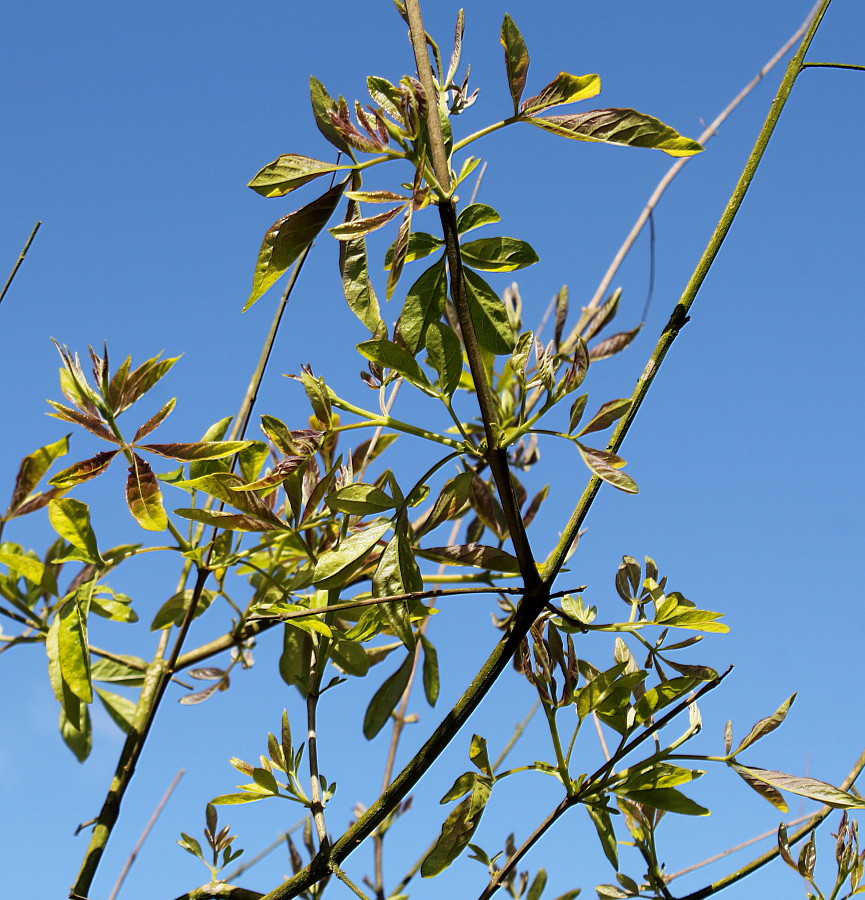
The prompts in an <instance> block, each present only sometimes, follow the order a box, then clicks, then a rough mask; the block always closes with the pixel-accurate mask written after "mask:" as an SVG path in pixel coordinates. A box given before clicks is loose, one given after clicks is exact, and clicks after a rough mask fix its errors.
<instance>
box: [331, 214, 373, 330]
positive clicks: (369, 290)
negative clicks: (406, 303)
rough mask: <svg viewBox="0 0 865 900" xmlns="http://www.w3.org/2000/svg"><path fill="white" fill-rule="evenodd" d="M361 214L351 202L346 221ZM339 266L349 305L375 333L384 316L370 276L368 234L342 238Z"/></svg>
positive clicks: (343, 288) (344, 292)
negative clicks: (344, 239)
mask: <svg viewBox="0 0 865 900" xmlns="http://www.w3.org/2000/svg"><path fill="white" fill-rule="evenodd" d="M358 217H359V214H358V212H357V204H356V203H354V202H351V203H349V205H348V210H347V211H346V216H345V218H346V221H350V220H353V219H356V218H358ZM339 270H340V273H341V274H342V290H343V294H344V295H345V300H346V303H348V306H349V309H350V310H351V311H352V312H353V313H354V314H355V315H356V316H357V317H358V319H360V321H361V322H362V323H363V324H364V326H365V327H366V328H368V329H369V330H370V331H371V332H372V333H373V334H375V333H376V332H377V331H378V329H379V327H380V326H381V323H382V319H381V312H380V310H379V305H378V297H376V294H375V290H374V289H373V286H372V281H371V280H370V277H369V262H368V258H367V252H366V239H365V238H363V237H359V238H355V239H353V240H350V241H340V242H339Z"/></svg>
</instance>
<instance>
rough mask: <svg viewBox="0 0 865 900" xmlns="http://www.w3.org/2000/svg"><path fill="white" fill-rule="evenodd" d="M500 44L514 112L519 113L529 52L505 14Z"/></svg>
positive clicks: (517, 29) (518, 31)
mask: <svg viewBox="0 0 865 900" xmlns="http://www.w3.org/2000/svg"><path fill="white" fill-rule="evenodd" d="M500 40H501V44H502V46H503V47H504V48H505V68H506V69H507V73H508V88H509V90H510V92H511V98H512V99H513V101H514V112H515V113H516V112H519V106H520V98H521V97H522V95H523V90H525V87H526V76H527V75H528V72H529V52H528V50H527V49H526V42H525V41H524V40H523V36H522V35H521V34H520V30H519V28H517V26H516V25H515V24H514V20H513V19H512V18H511V17H510V16H509V15H508V14H507V13H505V18H504V21H503V22H502V33H501V38H500Z"/></svg>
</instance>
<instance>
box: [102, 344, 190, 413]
mask: <svg viewBox="0 0 865 900" xmlns="http://www.w3.org/2000/svg"><path fill="white" fill-rule="evenodd" d="M179 359H180V357H179V356H173V357H170V358H169V359H160V358H159V356H158V355H157V356H154V357H152V358H151V359H148V360H146V361H145V362H143V363H142V364H141V365H140V366H139V367H138V368H137V369H135V370H133V371H132V372H130V371H129V367H128V362H129V361H128V360H126V361H125V362H124V364H123V365H122V366H121V367H120V368H119V369H118V370H117V372H115V374H114V377H113V378H112V379H111V383H110V384H109V386H108V391H107V397H106V400H107V401H108V404H109V406H110V407H111V408H112V410H113V411H114V414H115V415H120V413H122V412H123V411H124V410H125V409H129V407H130V406H132V404H133V403H135V402H136V401H137V400H139V399H140V398H141V397H143V396H144V394H146V393H147V392H148V391H149V390H150V389H151V388H152V387H153V386H154V385H155V384H156V383H157V382H158V381H160V380H161V379H162V378H164V377H165V376H166V375H167V374H168V372H169V371H170V370H171V369H172V368H173V366H174V364H175V363H176V362H177V360H179Z"/></svg>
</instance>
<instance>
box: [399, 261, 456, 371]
mask: <svg viewBox="0 0 865 900" xmlns="http://www.w3.org/2000/svg"><path fill="white" fill-rule="evenodd" d="M446 299H447V272H446V269H445V261H444V257H442V258H441V259H439V260H438V261H437V262H435V263H433V265H432V266H430V267H429V268H428V269H427V270H426V271H425V272H423V273H422V274H421V275H420V277H419V278H418V279H417V280H416V281H415V282H414V284H412V286H411V287H410V288H409V289H408V293H407V294H406V298H405V303H404V304H403V308H402V312H401V313H400V317H399V326H398V327H399V335H400V337H401V338H402V340H403V342H404V343H405V345H406V347H407V348H408V352H409V353H411V354H415V353H417V352H418V350H419V349H420V348H421V347H422V346H423V345H424V341H425V340H426V335H427V330H428V329H429V327H430V326H431V325H433V324H434V323H437V322H438V321H439V320H440V319H441V317H442V313H443V312H444V308H445V301H446Z"/></svg>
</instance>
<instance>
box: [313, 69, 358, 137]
mask: <svg viewBox="0 0 865 900" xmlns="http://www.w3.org/2000/svg"><path fill="white" fill-rule="evenodd" d="M309 96H310V100H311V101H312V114H313V116H315V124H316V126H317V127H318V130H319V131H320V132H321V133H322V134H323V135H324V136H325V138H326V139H327V140H328V141H330V143H331V144H333V146H334V147H336V148H337V150H342V151H343V152H344V153H350V150H349V146H348V144H347V143H346V142H345V139H344V138H343V137H342V135H341V134H340V133H339V129H338V128H337V127H336V126H335V125H334V124H333V120H332V119H331V117H330V113H331V111H335V110H336V108H337V104H336V102H335V101H334V99H333V98H332V97H331V96H330V94H328V92H327V89H326V88H325V86H324V85H323V84H322V83H321V82H320V81H319V80H318V79H317V78H314V77H310V79H309Z"/></svg>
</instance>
